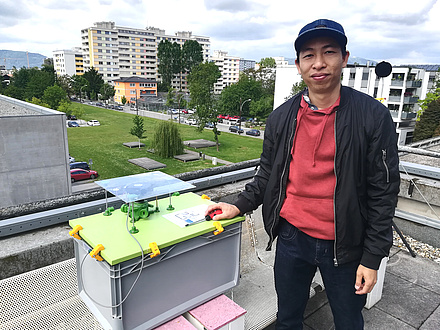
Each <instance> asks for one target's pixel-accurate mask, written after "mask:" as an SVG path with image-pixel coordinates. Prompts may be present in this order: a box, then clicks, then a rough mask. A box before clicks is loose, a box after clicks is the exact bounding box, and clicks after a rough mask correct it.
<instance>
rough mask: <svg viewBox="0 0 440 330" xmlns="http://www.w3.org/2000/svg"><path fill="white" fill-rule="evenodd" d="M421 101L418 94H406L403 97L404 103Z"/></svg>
mask: <svg viewBox="0 0 440 330" xmlns="http://www.w3.org/2000/svg"><path fill="white" fill-rule="evenodd" d="M418 101H419V97H418V96H405V97H404V98H403V103H417V102H418Z"/></svg>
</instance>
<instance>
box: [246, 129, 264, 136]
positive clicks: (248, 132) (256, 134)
mask: <svg viewBox="0 0 440 330" xmlns="http://www.w3.org/2000/svg"><path fill="white" fill-rule="evenodd" d="M260 134H261V133H260V131H259V130H257V129H250V130H249V131H246V135H253V136H260Z"/></svg>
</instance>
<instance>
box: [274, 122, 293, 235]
mask: <svg viewBox="0 0 440 330" xmlns="http://www.w3.org/2000/svg"><path fill="white" fill-rule="evenodd" d="M295 131H296V117H295V120H294V121H293V126H292V133H291V134H290V138H289V144H288V146H287V154H286V162H285V163H284V168H283V173H281V178H280V189H279V194H278V202H277V205H276V207H275V209H274V213H273V215H274V221H273V222H272V228H271V229H270V241H271V242H273V241H274V237H273V227H274V225H275V219H276V216H277V212H278V213H279V211H277V210H278V208H279V206H280V203H281V195H282V191H283V190H282V189H283V178H284V175H285V174H286V168H287V163H288V161H289V157H288V155H289V152H290V151H289V150H291V149H292V147H293V144H292V141H293V140H292V139H293V135H294V134H295Z"/></svg>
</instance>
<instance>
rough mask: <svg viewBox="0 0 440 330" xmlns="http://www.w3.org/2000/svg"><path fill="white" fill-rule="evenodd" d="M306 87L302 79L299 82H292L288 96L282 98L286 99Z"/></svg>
mask: <svg viewBox="0 0 440 330" xmlns="http://www.w3.org/2000/svg"><path fill="white" fill-rule="evenodd" d="M306 87H307V85H306V83H305V82H304V80H303V79H301V81H300V82H297V83H294V84H293V86H292V89H291V90H290V94H289V96H287V97H285V98H284V100H286V101H287V100H288V99H290V98H291V97H293V96H295V95H296V94H298V93H299V92H301V91H303V90H304V89H305V88H306Z"/></svg>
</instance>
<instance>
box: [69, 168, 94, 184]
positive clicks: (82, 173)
mask: <svg viewBox="0 0 440 330" xmlns="http://www.w3.org/2000/svg"><path fill="white" fill-rule="evenodd" d="M70 177H71V180H72V183H73V182H75V181H80V180H87V179H92V180H93V179H95V178H97V177H98V172H96V171H92V170H83V169H80V168H75V169H73V170H70Z"/></svg>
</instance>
